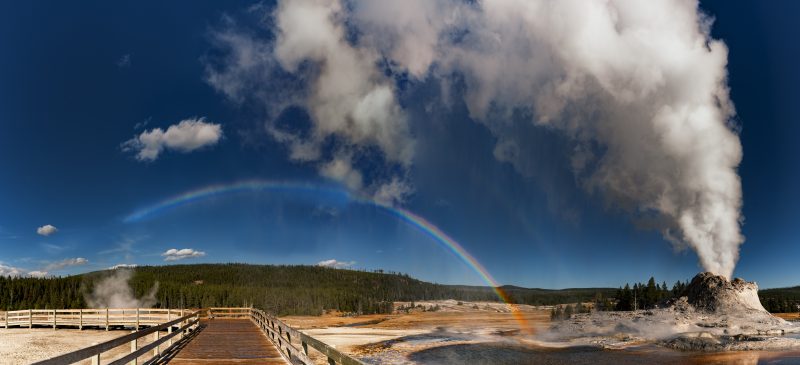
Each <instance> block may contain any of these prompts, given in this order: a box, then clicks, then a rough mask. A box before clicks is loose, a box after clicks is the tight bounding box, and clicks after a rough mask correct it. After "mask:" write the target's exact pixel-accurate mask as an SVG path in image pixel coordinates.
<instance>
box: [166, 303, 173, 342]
mask: <svg viewBox="0 0 800 365" xmlns="http://www.w3.org/2000/svg"><path fill="white" fill-rule="evenodd" d="M170 321H172V309H167V323H169V322H170ZM167 333H168V334H172V326H169V328H167ZM169 345H170V346H172V337H170V338H169Z"/></svg>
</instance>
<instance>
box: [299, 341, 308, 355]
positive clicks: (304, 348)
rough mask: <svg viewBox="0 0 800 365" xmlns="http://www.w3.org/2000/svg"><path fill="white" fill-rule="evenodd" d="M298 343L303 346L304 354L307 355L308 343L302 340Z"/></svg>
mask: <svg viewBox="0 0 800 365" xmlns="http://www.w3.org/2000/svg"><path fill="white" fill-rule="evenodd" d="M300 345H302V346H303V353H304V354H306V356H308V344H307V343H306V342H305V341H303V342H301V343H300Z"/></svg>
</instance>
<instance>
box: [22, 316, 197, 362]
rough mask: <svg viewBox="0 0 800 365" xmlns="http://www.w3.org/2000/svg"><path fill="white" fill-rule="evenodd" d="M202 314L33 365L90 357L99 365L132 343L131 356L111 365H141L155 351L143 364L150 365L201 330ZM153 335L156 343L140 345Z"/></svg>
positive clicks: (184, 317) (181, 318)
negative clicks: (105, 355) (112, 352)
mask: <svg viewBox="0 0 800 365" xmlns="http://www.w3.org/2000/svg"><path fill="white" fill-rule="evenodd" d="M141 311H143V310H140V314H141ZM167 313H169V312H167ZM200 313H201V311H195V312H191V313H189V314H187V315H184V316H181V317H179V318H176V319H173V320H170V321H168V322H166V323H162V324H158V325H154V326H151V327H149V328H147V329H143V330H140V331H134V332H133V333H131V334H128V335H125V336H122V337H118V338H115V339H113V340H110V341H106V342H103V343H100V344H97V345H93V346H89V347H86V348H83V349H80V350H77V351H73V352H69V353H66V354H63V355H59V356H56V357H53V358H50V359H47V360H42V361H39V362H35V363H33V365H63V364H72V363H75V362H78V361H82V360H85V359H89V358H91V361H92V365H99V364H100V356H101V355H102V354H103V353H104V352H107V351H110V350H113V349H115V348H117V347H120V346H124V345H128V344H130V348H131V351H130V353H129V354H127V355H125V356H122V357H120V358H118V359H115V360H113V361H111V362H109V363H108V364H109V365H123V364H132V365H137V364H138V359H139V358H140V357H142V356H145V355H147V354H148V353H149V352H150V351H152V356H150V357H149V358H148V359H147V360H146V361H144V362H143V363H144V364H150V363H153V362H154V361H156V360H158V359H159V358H160V357H161V354H162V353H165V352H169V351H170V350H172V348H174V347H175V346H178V344H179V343H181V340H183V339H184V338H187V337H186V335H188V334H190V333H191V332H193V331H195V330H196V329H197V327H198V324H199V320H200V318H199V317H200ZM140 319H141V318H140ZM174 327H175V328H177V330H176V331H173V328H174ZM164 330H166V331H167V333H166V335H164V336H163V337H161V335H160V331H164ZM151 334H152V335H153V341H151V342H150V343H148V344H146V345H144V346H139V341H140V339H142V338H144V337H145V336H148V335H151ZM175 336H179V337H178V341H174V337H175ZM165 343H166V344H165Z"/></svg>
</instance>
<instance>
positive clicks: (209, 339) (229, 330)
mask: <svg viewBox="0 0 800 365" xmlns="http://www.w3.org/2000/svg"><path fill="white" fill-rule="evenodd" d="M202 323H203V325H204V326H205V328H203V329H202V330H201V331H200V332H199V333H198V334H197V337H196V338H194V339H192V340H191V341H190V342H189V343H188V344H186V347H184V348H182V349H181V350H180V351H179V352H178V353H177V354H175V356H174V357H173V358H172V359H170V360H169V363H171V364H204V365H207V364H288V362H286V360H284V358H283V357H281V354H280V352H278V349H277V348H275V345H273V344H272V342H270V341H269V340H268V339H267V337H266V336H265V335H264V333H263V332H261V330H260V329H259V328H258V326H256V325H255V323H253V322H252V321H251V320H249V319H220V318H217V319H212V320H203V321H202Z"/></svg>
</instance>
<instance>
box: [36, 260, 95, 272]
mask: <svg viewBox="0 0 800 365" xmlns="http://www.w3.org/2000/svg"><path fill="white" fill-rule="evenodd" d="M87 263H89V260H87V259H85V258H83V257H76V258H68V259H63V260H61V261H56V262H51V263H50V264H48V265H47V266H45V268H44V271H57V270H61V269H64V268H67V267H70V266H81V265H86V264H87Z"/></svg>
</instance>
